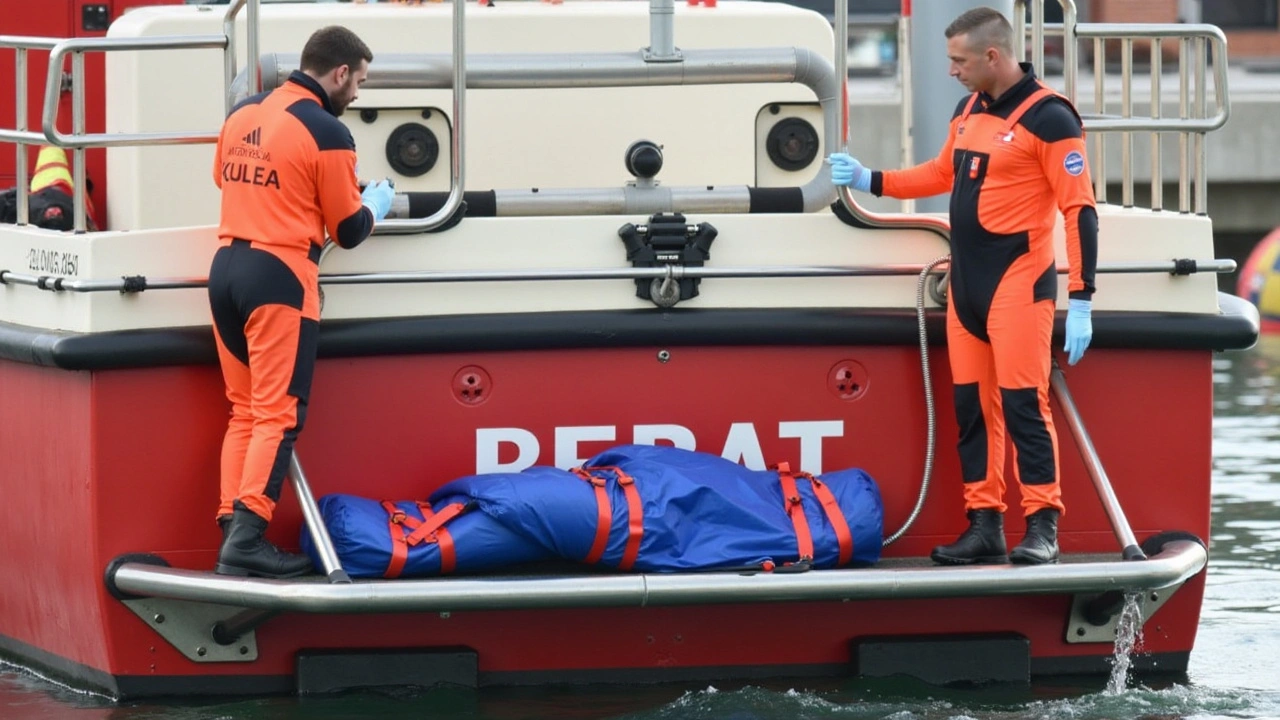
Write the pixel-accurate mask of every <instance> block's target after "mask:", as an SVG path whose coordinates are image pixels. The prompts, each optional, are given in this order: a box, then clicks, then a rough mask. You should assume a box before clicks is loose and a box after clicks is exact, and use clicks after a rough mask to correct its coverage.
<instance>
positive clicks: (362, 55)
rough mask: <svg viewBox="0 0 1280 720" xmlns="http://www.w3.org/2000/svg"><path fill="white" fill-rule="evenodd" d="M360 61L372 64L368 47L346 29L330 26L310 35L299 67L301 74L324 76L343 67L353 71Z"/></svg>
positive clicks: (371, 55)
mask: <svg viewBox="0 0 1280 720" xmlns="http://www.w3.org/2000/svg"><path fill="white" fill-rule="evenodd" d="M361 60H364V61H365V62H373V53H372V52H370V51H369V46H368V45H365V44H364V41H363V40H361V39H360V38H359V36H357V35H356V34H355V33H353V32H351V31H350V30H348V29H347V28H345V27H342V26H341V25H330V26H329V27H323V28H320V29H319V30H317V31H315V32H314V33H312V35H311V38H310V39H308V40H307V44H306V46H304V47H303V48H302V59H301V61H300V62H299V65H300V67H301V69H302V70H303V72H309V73H312V74H314V75H324V74H325V73H327V72H329V71H330V70H333V69H334V68H336V67H341V66H343V65H346V66H348V67H350V68H352V69H355V68H356V67H358V66H359V65H360V61H361Z"/></svg>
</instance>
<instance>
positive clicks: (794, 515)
mask: <svg viewBox="0 0 1280 720" xmlns="http://www.w3.org/2000/svg"><path fill="white" fill-rule="evenodd" d="M773 469H774V470H777V471H778V482H779V483H781V485H782V507H783V509H784V510H786V512H787V517H789V518H791V526H792V527H793V528H794V529H795V532H796V548H797V549H798V551H799V559H798V561H799V562H804V561H805V560H813V535H811V534H810V533H809V520H808V518H806V517H805V516H804V504H803V503H801V501H800V491H799V490H798V489H797V488H796V476H795V475H793V474H791V464H790V463H778V464H777V465H775V466H774V467H773Z"/></svg>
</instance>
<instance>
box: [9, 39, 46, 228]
mask: <svg viewBox="0 0 1280 720" xmlns="http://www.w3.org/2000/svg"><path fill="white" fill-rule="evenodd" d="M58 41H59V38H46V37H20V36H17V35H0V48H9V49H12V50H13V51H14V56H13V71H14V81H13V87H14V90H15V91H16V94H15V97H14V105H13V108H14V115H15V121H16V124H15V125H14V129H13V130H4V129H0V141H2V140H8V141H11V142H13V143H14V148H15V151H16V162H15V167H14V170H15V177H14V180H15V182H16V183H17V189H18V194H17V197H16V198H15V200H16V202H17V205H18V206H17V208H16V212H17V217H16V218H15V220H16V221H17V224H18V225H26V224H27V223H28V222H29V221H30V219H31V218H30V207H29V206H28V204H27V202H28V201H27V195H28V188H27V145H37V144H39V143H40V142H42V141H43V139H44V138H43V136H41V135H40V133H35V132H29V131H28V130H27V51H28V50H49V49H51V48H53V47H54V46H55V45H57V44H58Z"/></svg>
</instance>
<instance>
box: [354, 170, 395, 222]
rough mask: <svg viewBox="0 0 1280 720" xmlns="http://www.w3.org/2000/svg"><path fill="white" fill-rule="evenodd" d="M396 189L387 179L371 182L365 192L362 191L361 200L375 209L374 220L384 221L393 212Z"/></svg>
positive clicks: (366, 205) (368, 206)
mask: <svg viewBox="0 0 1280 720" xmlns="http://www.w3.org/2000/svg"><path fill="white" fill-rule="evenodd" d="M395 194H396V191H395V190H394V189H393V188H392V187H391V183H389V182H387V181H386V180H379V181H377V182H371V183H369V185H368V187H366V188H365V189H364V192H362V193H360V200H361V201H362V202H363V203H364V204H365V207H367V208H369V210H371V211H373V221H374V222H382V219H383V218H385V217H386V216H387V213H389V212H391V198H392V197H394V196H395Z"/></svg>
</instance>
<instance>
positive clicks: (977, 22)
mask: <svg viewBox="0 0 1280 720" xmlns="http://www.w3.org/2000/svg"><path fill="white" fill-rule="evenodd" d="M956 35H968V36H969V47H970V48H971V49H973V50H979V51H981V50H986V49H987V48H989V47H995V48H998V49H1000V50H1001V51H1002V52H1004V53H1005V54H1006V55H1009V56H1010V57H1012V56H1013V55H1014V47H1013V26H1012V25H1010V24H1009V21H1008V19H1006V18H1005V16H1004V15H1001V14H1000V12H999V11H998V10H994V9H992V8H989V7H976V8H973V9H972V10H966V11H965V12H964V13H963V14H961V15H960V17H958V18H956V19H955V20H952V21H951V24H950V25H948V26H947V31H946V36H947V39H948V40H950V39H951V38H953V37H955V36H956Z"/></svg>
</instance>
